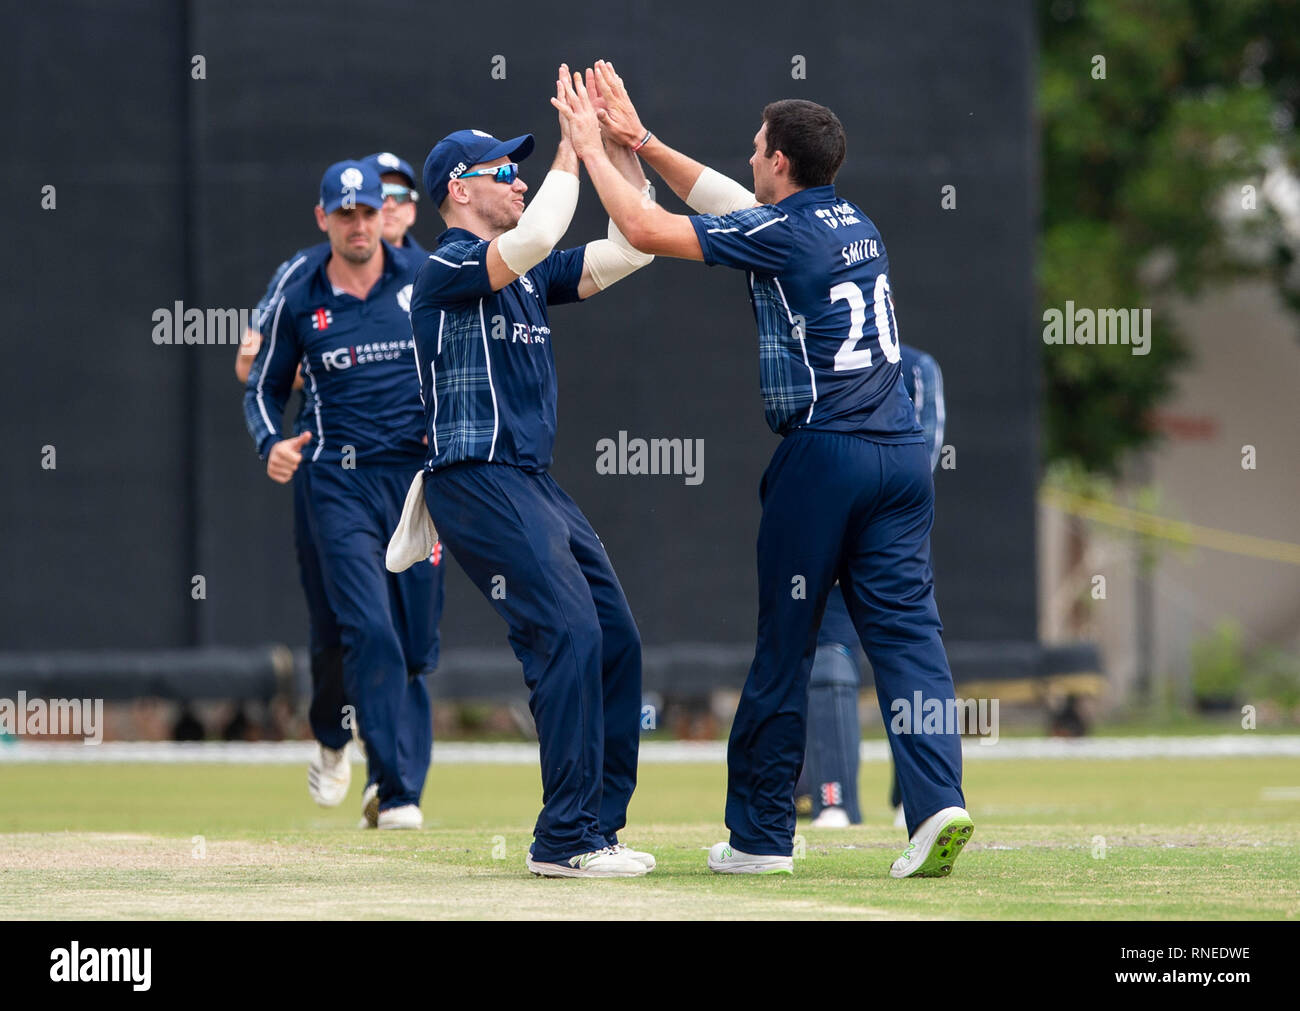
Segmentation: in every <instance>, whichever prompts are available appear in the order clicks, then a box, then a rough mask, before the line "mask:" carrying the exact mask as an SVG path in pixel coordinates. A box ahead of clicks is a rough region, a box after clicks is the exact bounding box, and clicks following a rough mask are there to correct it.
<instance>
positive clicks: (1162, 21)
mask: <svg viewBox="0 0 1300 1011" xmlns="http://www.w3.org/2000/svg"><path fill="white" fill-rule="evenodd" d="M1039 36H1040V61H1041V63H1040V68H1039V73H1040V79H1039V93H1038V111H1039V117H1040V134H1041V143H1042V180H1043V204H1042V219H1041V234H1040V246H1039V259H1038V287H1039V297H1040V302H1041V307H1042V308H1043V309H1044V310H1046V309H1048V308H1053V307H1054V308H1058V309H1064V306H1065V302H1066V301H1067V300H1072V301H1073V302H1074V303H1075V305H1076V306H1079V307H1088V308H1094V309H1096V308H1102V307H1107V308H1121V307H1125V308H1127V307H1143V306H1150V305H1151V304H1152V299H1153V298H1156V297H1158V296H1159V295H1160V294H1162V293H1166V292H1172V291H1177V292H1182V293H1185V294H1195V293H1198V292H1200V291H1201V290H1202V289H1204V288H1205V287H1206V286H1208V285H1212V284H1215V283H1220V282H1224V281H1228V280H1231V279H1234V278H1240V277H1245V276H1249V277H1270V278H1272V280H1273V281H1274V283H1275V284H1276V286H1277V288H1278V290H1279V292H1280V293H1281V294H1282V296H1283V297H1284V298H1285V299H1286V300H1287V301H1288V302H1289V304H1290V305H1291V306H1292V307H1293V308H1295V309H1296V310H1297V311H1300V195H1297V190H1296V189H1289V187H1292V186H1295V185H1296V183H1295V176H1294V175H1293V174H1292V173H1291V171H1290V169H1289V168H1288V166H1294V165H1295V164H1296V163H1297V157H1296V155H1297V153H1298V150H1300V149H1298V147H1297V141H1296V135H1295V131H1294V126H1293V124H1294V119H1295V114H1296V110H1297V109H1298V108H1300V2H1296V0H1040V6H1039ZM1098 57H1102V58H1104V66H1103V65H1102V63H1101V61H1099V60H1098V59H1097V58H1098ZM1103 72H1104V76H1102V73H1103ZM1244 187H1253V206H1251V205H1252V191H1251V190H1247V189H1244ZM1225 337H1227V338H1228V339H1230V338H1231V335H1225ZM1131 351H1132V349H1131V348H1130V347H1126V346H1123V345H1110V346H1100V345H1097V346H1089V345H1045V346H1044V349H1043V352H1044V353H1043V363H1044V427H1045V440H1044V447H1045V453H1046V456H1047V460H1048V461H1049V462H1060V463H1066V464H1070V465H1075V466H1081V467H1082V468H1084V469H1085V470H1087V471H1089V472H1093V473H1100V474H1105V473H1110V474H1113V473H1115V472H1116V471H1117V470H1118V467H1119V464H1120V463H1121V462H1122V460H1123V457H1124V454H1125V452H1126V451H1128V450H1132V449H1137V448H1140V447H1142V446H1144V445H1145V444H1147V443H1148V442H1149V441H1150V440H1151V439H1152V438H1153V437H1154V433H1153V432H1152V430H1151V429H1150V428H1149V426H1148V424H1147V422H1146V419H1147V416H1148V412H1149V411H1150V410H1151V409H1152V408H1153V407H1154V406H1155V405H1157V404H1158V403H1159V402H1160V400H1161V399H1162V398H1164V397H1165V396H1166V395H1167V394H1168V393H1169V392H1170V390H1171V389H1172V385H1173V380H1174V377H1175V372H1176V370H1177V368H1178V367H1179V366H1180V365H1181V364H1183V363H1184V362H1185V361H1186V359H1187V357H1188V356H1187V352H1186V350H1185V347H1184V343H1183V341H1182V340H1181V339H1180V336H1179V334H1178V332H1177V331H1176V329H1175V328H1174V327H1173V325H1172V323H1171V321H1170V320H1169V319H1167V318H1162V316H1161V314H1160V313H1153V314H1152V335H1151V350H1150V353H1149V354H1147V355H1145V356H1141V355H1134V354H1132V353H1131Z"/></svg>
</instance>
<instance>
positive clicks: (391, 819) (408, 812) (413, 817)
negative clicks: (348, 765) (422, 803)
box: [376, 795, 424, 829]
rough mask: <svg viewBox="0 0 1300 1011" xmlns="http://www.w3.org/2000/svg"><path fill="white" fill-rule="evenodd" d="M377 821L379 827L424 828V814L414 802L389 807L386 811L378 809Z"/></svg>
mask: <svg viewBox="0 0 1300 1011" xmlns="http://www.w3.org/2000/svg"><path fill="white" fill-rule="evenodd" d="M377 802H378V796H377V795H376V803H377ZM377 821H378V824H377V827H378V828H380V829H390V828H392V829H397V828H424V815H422V814H421V813H420V809H419V808H418V807H416V806H415V805H414V804H403V805H402V806H401V807H390V808H389V809H388V810H387V811H380V812H379V818H378V820H377Z"/></svg>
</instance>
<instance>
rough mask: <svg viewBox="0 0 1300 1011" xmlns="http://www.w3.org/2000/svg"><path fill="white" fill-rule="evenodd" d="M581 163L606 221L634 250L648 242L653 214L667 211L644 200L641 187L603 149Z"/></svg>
mask: <svg viewBox="0 0 1300 1011" xmlns="http://www.w3.org/2000/svg"><path fill="white" fill-rule="evenodd" d="M583 164H584V165H585V166H586V169H587V175H588V176H590V177H591V183H592V185H593V186H595V187H596V194H597V195H598V196H599V197H600V202H601V203H602V204H603V205H604V207H605V213H606V214H608V215H609V217H610V220H611V221H613V222H614V224H615V225H617V226H618V230H619V231H620V232H622V233H623V235H624V236H625V237H626V238H627V241H628V242H630V243H631V244H632V245H633V246H635V247H636V248H637V249H644V245H643V243H646V242H648V240H649V236H650V234H651V233H652V232H653V228H654V223H655V219H656V217H657V216H659V215H663V216H667V212H666V211H664V209H663V208H661V207H660V206H659V205H658V204H655V203H654V202H652V201H649V200H645V199H644V198H643V194H642V191H641V189H640V188H639V187H638V186H636V185H635V184H634V183H632V182H631V181H629V180H628V179H627V178H626V177H625V176H624V175H623V173H622V172H620V171H619V170H618V169H617V168H616V167H615V166H614V163H613V162H611V161H610V160H609V156H608V155H607V154H606V153H605V152H604V151H603V150H601V151H596V152H594V153H592V154H591V155H590V156H589V157H587V158H585V159H584V162H583Z"/></svg>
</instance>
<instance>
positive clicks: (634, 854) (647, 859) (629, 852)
mask: <svg viewBox="0 0 1300 1011" xmlns="http://www.w3.org/2000/svg"><path fill="white" fill-rule="evenodd" d="M610 849H611V850H613V851H614V852H615V853H619V854H622V855H623V856H625V857H627V858H628V859H629V860H635V861H636V862H637V863H639V864H640V865H641V866H642V867H644V868H645V869H646V873H647V874H649V873H650V872H651V871H652V870H654V869H655V866H656V865H655V858H654V854H653V853H646V852H645V851H643V850H634V849H633V848H632V847H631V846H628V845H627V844H626V843H621V842H620V843H615V844H614V845H613V846H611V847H610Z"/></svg>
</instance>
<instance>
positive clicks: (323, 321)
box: [311, 309, 334, 330]
mask: <svg viewBox="0 0 1300 1011" xmlns="http://www.w3.org/2000/svg"><path fill="white" fill-rule="evenodd" d="M333 322H334V314H333V313H332V312H330V311H329V310H328V309H317V310H316V311H315V312H314V313H312V314H311V328H312V329H313V330H328V329H329V325H330V324H331V323H333Z"/></svg>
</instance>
